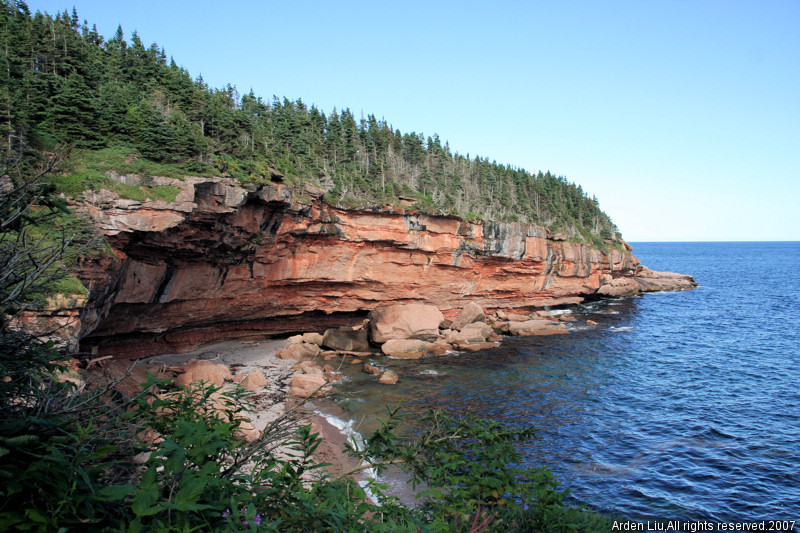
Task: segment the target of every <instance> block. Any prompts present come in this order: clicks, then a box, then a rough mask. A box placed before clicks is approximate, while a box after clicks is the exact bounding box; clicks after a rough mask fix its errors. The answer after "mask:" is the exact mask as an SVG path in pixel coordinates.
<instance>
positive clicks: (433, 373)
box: [420, 369, 442, 376]
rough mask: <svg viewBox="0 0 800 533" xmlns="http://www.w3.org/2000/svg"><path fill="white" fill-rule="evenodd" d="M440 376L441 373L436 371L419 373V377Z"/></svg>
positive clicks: (429, 370)
mask: <svg viewBox="0 0 800 533" xmlns="http://www.w3.org/2000/svg"><path fill="white" fill-rule="evenodd" d="M441 374H442V373H441V372H438V371H436V370H431V369H428V370H423V371H422V372H420V375H423V376H440V375H441Z"/></svg>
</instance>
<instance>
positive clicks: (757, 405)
mask: <svg viewBox="0 0 800 533" xmlns="http://www.w3.org/2000/svg"><path fill="white" fill-rule="evenodd" d="M634 254H635V255H636V256H637V257H639V259H641V261H642V263H643V264H645V265H647V266H649V267H650V268H652V269H654V270H669V271H674V272H682V273H688V274H692V275H693V276H694V277H695V279H696V280H697V281H698V282H699V283H700V287H699V288H697V289H695V290H692V291H684V292H671V293H654V294H646V295H643V296H641V297H634V298H622V299H613V300H604V301H599V302H592V303H589V304H584V305H581V306H578V307H577V308H574V309H573V312H574V314H575V316H576V317H577V318H578V320H577V321H576V322H574V323H571V328H572V332H571V334H570V335H569V336H552V337H527V338H507V339H506V340H505V341H504V343H503V345H502V347H500V348H498V349H495V350H490V351H484V352H476V353H465V354H458V355H452V356H444V357H439V358H427V359H421V360H418V361H394V360H389V359H386V358H383V359H375V361H374V362H375V363H376V364H378V365H382V366H384V367H386V366H388V367H392V368H394V369H395V370H397V371H398V372H399V374H400V377H401V380H400V382H399V383H398V384H397V385H395V386H392V387H387V386H381V385H376V384H374V383H373V381H370V378H368V377H366V376H365V375H363V374H360V373H359V372H351V376H350V379H349V380H348V381H347V382H346V383H345V384H344V385H342V387H341V389H340V392H339V393H338V394H337V396H335V397H334V399H333V401H332V402H331V401H330V400H329V403H328V405H327V407H325V406H323V408H327V409H335V410H337V415H338V416H341V417H349V418H351V419H355V420H357V421H363V422H362V425H361V431H362V433H363V432H364V431H367V430H368V429H369V427H370V420H372V419H373V418H374V416H376V414H380V412H381V410H382V409H383V408H384V406H386V405H396V404H398V403H402V404H403V405H404V406H405V407H406V409H407V410H408V411H410V412H411V413H416V412H421V411H423V410H424V409H427V408H430V407H433V408H441V409H446V410H448V411H450V412H453V413H467V412H468V413H471V414H475V415H478V416H484V417H491V418H495V419H499V420H502V421H505V422H507V423H509V424H513V425H526V424H533V425H535V426H536V427H537V428H539V432H538V436H539V438H538V439H537V440H535V441H534V442H532V443H530V444H529V445H526V446H525V447H524V449H523V452H524V456H525V461H526V463H527V464H529V465H540V464H545V465H547V466H549V467H550V468H551V470H552V471H553V472H554V473H555V475H556V477H557V479H559V480H560V481H561V482H562V483H563V485H564V486H565V487H568V488H569V489H570V490H571V491H572V498H573V501H575V502H580V503H585V504H588V505H590V506H592V507H594V508H596V509H598V510H600V511H603V512H607V513H610V514H613V515H616V516H622V517H625V518H628V519H633V520H642V521H644V520H718V521H732V520H761V519H764V520H771V519H789V520H794V519H800V385H798V381H799V379H798V378H800V335H799V334H798V332H800V243H797V242H791V243H740V242H737V243H638V244H636V243H634ZM586 319H592V320H594V321H596V322H597V323H598V324H597V326H592V327H587V326H585V320H586Z"/></svg>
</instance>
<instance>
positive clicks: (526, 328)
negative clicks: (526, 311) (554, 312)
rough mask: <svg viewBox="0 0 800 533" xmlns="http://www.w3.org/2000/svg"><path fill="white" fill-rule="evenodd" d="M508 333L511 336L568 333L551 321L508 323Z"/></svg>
mask: <svg viewBox="0 0 800 533" xmlns="http://www.w3.org/2000/svg"><path fill="white" fill-rule="evenodd" d="M508 332H509V333H511V334H512V335H522V336H528V335H563V334H566V333H569V330H568V329H567V326H565V325H564V324H563V323H560V322H553V321H552V320H526V321H525V322H513V321H512V322H509V323H508Z"/></svg>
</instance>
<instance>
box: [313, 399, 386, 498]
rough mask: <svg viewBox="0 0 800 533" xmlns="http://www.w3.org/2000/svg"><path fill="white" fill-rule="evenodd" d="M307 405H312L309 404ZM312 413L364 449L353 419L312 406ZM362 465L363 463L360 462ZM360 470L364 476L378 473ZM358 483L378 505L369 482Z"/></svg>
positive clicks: (375, 477) (374, 476)
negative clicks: (346, 418) (342, 417)
mask: <svg viewBox="0 0 800 533" xmlns="http://www.w3.org/2000/svg"><path fill="white" fill-rule="evenodd" d="M309 407H312V406H311V405H309ZM312 408H313V409H314V413H315V414H317V415H319V416H321V417H322V418H324V419H325V421H326V422H328V423H329V424H330V425H332V426H333V427H335V428H336V429H338V430H339V431H340V432H341V433H342V435H344V436H345V437H347V440H348V441H349V442H350V443H351V444H352V445H353V446H354V447H355V448H356V449H357V450H363V449H364V446H365V445H364V438H363V437H362V436H361V433H359V432H358V431H356V429H355V422H354V421H353V420H347V421H346V420H342V419H341V418H339V417H337V416H334V415H332V414H329V413H326V412H324V411H320V410H319V409H317V408H314V407H312ZM362 465H363V463H362ZM362 472H364V477H367V478H373V479H378V475H377V474H376V473H375V470H374V469H372V468H365V469H364V470H363V471H362ZM358 484H359V485H360V486H361V488H363V489H364V490H365V491H366V492H367V494H368V495H369V497H370V498H371V499H372V501H373V502H375V504H376V505H380V502H379V501H378V496H377V495H376V494H375V493H374V492H372V489H371V488H370V487H369V483H368V482H367V481H366V480H363V479H360V480H358Z"/></svg>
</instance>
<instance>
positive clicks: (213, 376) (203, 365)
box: [175, 359, 233, 387]
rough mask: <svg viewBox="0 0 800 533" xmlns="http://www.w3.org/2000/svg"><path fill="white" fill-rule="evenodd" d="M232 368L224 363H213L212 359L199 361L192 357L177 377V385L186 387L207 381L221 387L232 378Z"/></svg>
mask: <svg viewBox="0 0 800 533" xmlns="http://www.w3.org/2000/svg"><path fill="white" fill-rule="evenodd" d="M232 378H233V376H232V375H231V370H230V369H229V368H228V367H227V366H225V365H222V364H217V363H212V362H211V361H198V360H197V359H192V360H190V361H189V362H188V363H186V366H185V367H184V368H183V374H180V375H179V376H178V377H176V378H175V385H176V386H178V387H186V386H188V385H190V384H191V383H196V382H198V381H206V382H208V383H211V384H212V385H215V386H217V387H221V386H222V384H223V382H224V381H225V380H229V381H230V380H231V379H232Z"/></svg>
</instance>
